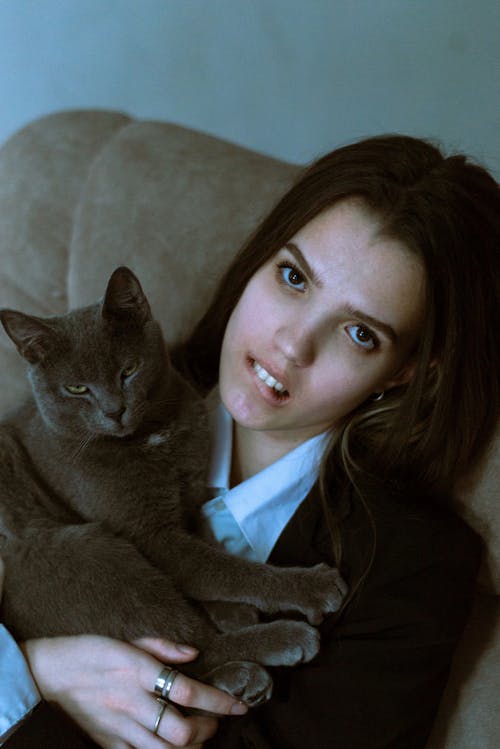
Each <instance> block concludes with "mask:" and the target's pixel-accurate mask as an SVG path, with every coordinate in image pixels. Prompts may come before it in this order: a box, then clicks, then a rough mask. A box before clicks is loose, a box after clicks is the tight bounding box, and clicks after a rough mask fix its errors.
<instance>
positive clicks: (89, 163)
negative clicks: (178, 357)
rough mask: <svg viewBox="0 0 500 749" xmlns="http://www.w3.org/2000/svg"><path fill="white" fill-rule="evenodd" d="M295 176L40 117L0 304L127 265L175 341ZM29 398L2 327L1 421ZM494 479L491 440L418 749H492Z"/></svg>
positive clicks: (77, 296)
mask: <svg viewBox="0 0 500 749" xmlns="http://www.w3.org/2000/svg"><path fill="white" fill-rule="evenodd" d="M297 173H298V167H296V166H294V165H290V164H285V163H284V162H281V161H278V160H276V159H272V158H269V157H266V156H262V155H259V154H256V153H254V152H252V151H249V150H246V149H243V148H240V147H238V146H235V145H232V144H229V143H226V142H224V141H221V140H218V139H216V138H213V137H210V136H207V135H205V134H202V133H198V132H194V131H191V130H188V129H186V128H183V127H179V126H175V125H171V124H166V123H159V122H139V121H135V120H133V119H131V118H130V117H128V116H126V115H124V114H120V113H116V112H104V111H85V112H64V113H60V114H56V115H51V116H49V117H46V118H43V119H41V120H38V121H37V122H34V123H33V124H31V125H29V126H28V127H26V128H24V129H23V130H22V131H20V132H19V133H18V134H16V135H15V136H14V137H13V138H11V139H10V140H9V141H8V142H7V143H6V144H5V145H4V146H3V148H2V149H1V150H0V307H14V308H17V309H22V310H24V311H26V312H31V313H34V314H40V315H50V314H57V313H61V312H64V311H65V310H66V309H68V308H73V307H76V306H79V305H83V304H91V303H93V302H94V301H96V300H97V299H98V298H100V297H101V296H102V294H103V292H104V289H105V285H106V282H107V278H108V276H109V275H110V273H111V271H112V270H113V269H114V268H115V267H117V266H118V265H122V264H124V265H128V266H130V267H131V268H132V269H133V270H134V271H135V272H136V273H137V274H138V276H139V278H140V280H141V283H142V284H143V286H144V289H145V291H146V293H147V295H148V297H149V299H150V301H151V304H152V307H153V310H154V312H155V314H156V316H157V317H158V319H159V320H160V321H161V323H162V325H163V329H164V332H165V335H166V338H167V340H168V341H169V342H173V341H176V340H178V339H179V338H180V337H182V336H184V335H185V334H186V333H187V331H188V330H189V329H190V327H191V326H192V325H193V323H194V322H195V320H196V319H197V318H198V317H199V316H200V314H201V313H202V311H203V310H204V309H205V307H206V306H207V304H208V300H209V299H210V297H211V295H212V293H213V291H214V288H215V286H216V284H217V282H218V280H219V279H220V277H221V275H222V272H223V270H224V268H225V267H226V266H227V264H228V262H229V260H230V259H231V258H232V256H233V255H234V253H235V252H236V251H237V249H238V247H239V246H240V245H241V243H242V242H243V240H244V239H245V237H246V236H247V235H248V234H249V233H250V232H251V231H252V229H253V228H254V227H255V226H256V224H257V222H258V220H259V218H260V217H262V216H263V215H264V214H265V213H266V211H267V210H268V208H269V207H270V206H271V205H272V203H273V202H274V201H275V199H276V198H277V197H278V196H279V195H280V194H281V193H282V192H283V191H284V190H285V189H286V187H287V186H288V185H289V184H290V183H291V182H292V181H293V179H294V178H295V176H296V175H297ZM26 391H27V384H26V380H25V377H24V366H23V362H22V360H21V359H20V357H19V356H18V355H17V353H16V352H15V350H14V348H13V346H12V344H11V343H10V341H8V339H7V337H6V336H5V335H4V334H3V332H1V331H0V414H2V413H4V412H5V411H6V410H7V409H8V408H10V407H11V406H12V405H14V404H15V403H16V402H18V401H19V400H20V399H21V398H22V397H23V395H24V394H25V393H26ZM499 479H500V450H499V449H498V441H497V447H496V448H495V447H494V446H492V448H491V451H490V453H489V455H488V456H486V458H485V460H484V462H483V464H482V465H480V466H478V468H477V471H476V472H475V474H474V475H471V476H470V477H469V478H468V480H467V481H465V482H463V485H462V486H460V487H459V490H458V498H457V509H458V510H459V512H461V513H462V514H463V515H464V516H465V517H466V518H467V520H468V521H469V522H470V523H471V525H473V526H474V527H475V528H476V529H477V530H478V531H479V533H480V534H481V535H482V537H483V539H484V541H485V563H484V565H483V571H482V573H481V576H480V585H479V591H480V595H478V599H477V602H476V606H475V608H474V612H473V615H472V617H471V622H470V625H469V628H468V630H467V632H466V634H465V636H464V639H463V642H462V645H461V647H460V650H459V652H458V653H457V657H456V659H455V665H454V670H453V673H452V676H451V678H450V682H449V686H448V689H447V692H446V695H445V698H444V700H443V704H442V709H441V711H440V716H439V719H438V721H437V724H436V729H435V731H434V734H433V737H432V739H431V742H430V745H429V749H472V747H476V746H477V747H481V749H489V748H490V747H491V749H493V747H494V746H496V735H495V729H496V733H497V735H498V731H499V729H500V726H499V725H496V726H495V721H497V720H498V718H497V711H496V709H495V708H496V707H497V705H496V701H497V698H496V694H497V693H498V678H499V672H500V652H499V645H498V641H499V633H498V627H497V629H496V630H495V627H496V626H497V625H496V622H497V621H498V609H499V607H498V598H497V596H496V595H495V591H496V592H497V593H498V592H500V544H499V537H500V518H499V512H498V510H497V509H496V507H495V504H496V502H497V499H498V495H499V489H498V486H499V483H500V481H499ZM360 688H361V689H362V685H360Z"/></svg>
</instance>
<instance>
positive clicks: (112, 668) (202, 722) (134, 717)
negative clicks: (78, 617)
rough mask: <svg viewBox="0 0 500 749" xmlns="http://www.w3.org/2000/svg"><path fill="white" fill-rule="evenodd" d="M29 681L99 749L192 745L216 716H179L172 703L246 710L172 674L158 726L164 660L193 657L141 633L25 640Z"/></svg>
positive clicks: (209, 730)
mask: <svg viewBox="0 0 500 749" xmlns="http://www.w3.org/2000/svg"><path fill="white" fill-rule="evenodd" d="M21 647H22V649H23V652H24V654H25V656H26V658H27V660H28V662H29V665H30V667H31V671H32V673H33V676H34V678H35V681H36V683H37V686H38V688H39V690H40V692H41V693H42V695H43V696H44V698H45V699H46V700H48V701H49V702H55V703H57V704H58V705H59V706H60V707H61V708H62V709H63V710H64V711H65V712H67V713H68V714H69V715H70V716H71V717H72V718H73V720H74V721H75V722H76V723H78V725H80V726H81V727H82V728H83V730H84V731H85V732H86V733H87V734H88V735H89V736H90V737H91V738H92V739H93V740H94V741H95V742H97V743H98V744H99V745H100V746H101V747H103V749H131V748H132V747H133V748H134V749H168V748H170V747H179V746H180V747H189V749H199V747H201V746H202V745H203V742H204V741H206V740H207V739H209V738H210V737H211V736H213V735H214V733H215V731H216V730H217V719H216V718H214V717H209V716H189V717H186V716H183V715H181V713H180V712H179V711H178V710H176V708H175V705H174V704H172V703H175V704H177V705H180V706H185V707H191V708H198V709H201V710H206V711H208V712H211V713H216V714H219V715H230V714H232V715H238V714H239V715H241V714H243V713H244V712H246V707H245V706H244V705H242V704H241V703H240V702H237V701H236V700H235V699H234V698H233V697H230V696H229V695H228V694H226V693H225V692H221V691H219V690H218V689H215V688H214V687H210V686H208V685H206V684H202V683H201V682H198V681H195V680H193V679H190V678H188V677H187V676H184V675H183V674H179V675H178V676H177V677H176V679H175V681H174V683H173V685H172V688H171V691H170V695H169V703H168V706H167V708H166V710H165V712H164V714H163V717H162V719H161V721H160V725H159V728H158V734H157V735H156V736H155V735H154V734H153V727H154V724H155V719H156V716H157V715H158V709H159V704H158V702H157V700H156V698H155V695H154V694H153V690H154V684H155V681H156V678H157V677H158V675H159V673H160V671H161V669H162V668H163V666H164V664H165V663H168V664H170V665H171V664H179V663H185V662H187V661H191V660H193V659H194V658H195V657H196V655H197V652H196V650H194V649H193V648H189V649H185V650H184V651H183V650H182V648H183V647H185V646H179V645H176V644H175V643H173V642H170V641H167V640H160V639H153V638H144V639H142V640H138V641H137V642H136V643H134V644H133V645H130V644H127V643H123V642H119V641H117V640H112V639H109V638H107V637H98V636H96V635H80V636H78V637H55V638H47V639H39V640H28V641H27V642H26V643H24V644H23V645H22V646H21Z"/></svg>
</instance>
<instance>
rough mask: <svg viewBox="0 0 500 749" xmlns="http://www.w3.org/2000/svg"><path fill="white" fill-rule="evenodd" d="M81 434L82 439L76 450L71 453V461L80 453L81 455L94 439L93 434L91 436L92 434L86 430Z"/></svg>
mask: <svg viewBox="0 0 500 749" xmlns="http://www.w3.org/2000/svg"><path fill="white" fill-rule="evenodd" d="M82 432H83V439H82V440H81V441H80V444H79V445H78V447H77V448H76V450H75V451H74V452H73V453H72V455H71V459H72V460H76V459H77V458H78V457H79V456H80V453H82V452H83V451H84V450H85V449H86V448H87V447H88V446H89V445H90V443H91V442H93V441H94V440H95V439H96V436H95V434H92V432H88V431H87V430H82Z"/></svg>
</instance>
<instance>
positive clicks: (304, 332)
mask: <svg viewBox="0 0 500 749" xmlns="http://www.w3.org/2000/svg"><path fill="white" fill-rule="evenodd" d="M379 228H380V227H379V222H378V220H377V218H376V216H374V214H372V213H371V212H369V211H368V210H367V208H366V207H365V206H364V205H363V204H362V203H361V201H359V200H353V199H350V200H345V201H342V202H341V203H337V204H336V205H335V206H333V207H332V208H329V209H327V210H326V211H324V212H323V213H321V214H320V215H319V216H317V217H316V218H314V219H313V220H312V221H311V222H310V223H309V224H307V225H306V226H305V227H304V228H302V229H301V230H300V231H299V232H298V233H297V234H296V235H295V236H294V237H293V238H292V240H291V241H290V243H289V244H288V245H286V246H285V247H283V248H282V249H281V250H280V251H279V252H278V253H277V255H275V256H274V257H273V258H272V259H271V260H269V261H268V262H267V263H266V264H265V265H263V266H262V267H261V268H260V269H259V270H258V271H257V273H256V274H255V275H254V276H253V277H252V278H251V279H250V281H249V283H248V285H247V286H246V288H245V291H244V292H243V295H242V296H241V298H240V300H239V302H238V304H237V306H236V307H235V309H234V311H233V313H232V315H231V317H230V319H229V322H228V325H227V328H226V332H225V336H224V341H223V344H222V352H221V365H220V379H219V387H220V393H221V398H222V401H223V403H224V405H225V406H226V408H227V410H228V411H229V412H230V414H231V415H232V416H233V418H234V420H235V421H236V423H237V424H239V425H240V427H244V428H248V429H253V430H265V431H268V432H273V433H276V436H279V435H281V436H283V437H284V438H285V439H287V441H289V442H290V441H293V442H296V443H299V442H302V441H304V440H306V439H308V438H309V437H312V436H314V435H316V434H319V433H320V432H322V431H324V430H325V429H327V428H328V427H330V426H334V425H335V424H336V423H337V422H338V421H339V420H340V419H342V417H344V416H345V415H346V414H348V413H349V412H350V411H352V410H353V409H354V408H355V407H356V406H358V405H359V404H360V403H362V402H363V401H364V400H366V399H367V398H369V397H370V396H371V395H372V394H374V393H377V392H380V391H383V390H389V389H390V388H391V387H394V386H396V385H398V384H402V383H403V382H406V381H408V380H409V379H410V377H411V375H412V372H413V362H412V360H411V354H412V352H413V351H414V349H415V345H416V343H417V341H418V337H419V332H420V329H421V324H422V321H423V312H424V301H423V300H424V270H423V267H422V265H421V262H420V261H419V259H418V258H417V257H416V256H414V255H412V254H410V252H409V251H408V250H407V249H406V248H405V247H404V246H403V245H402V244H400V243H399V242H397V241H395V240H391V239H385V238H383V237H381V236H378V230H379ZM285 433H286V434H285Z"/></svg>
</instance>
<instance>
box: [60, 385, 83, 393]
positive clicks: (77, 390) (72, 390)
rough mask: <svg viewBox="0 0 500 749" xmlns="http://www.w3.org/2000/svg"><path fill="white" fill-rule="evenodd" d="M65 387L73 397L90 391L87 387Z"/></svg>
mask: <svg viewBox="0 0 500 749" xmlns="http://www.w3.org/2000/svg"><path fill="white" fill-rule="evenodd" d="M64 387H65V388H66V390H67V391H68V393H71V394H72V395H83V394H84V393H87V392H88V390H89V389H88V387H87V386H86V385H65V386H64Z"/></svg>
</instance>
